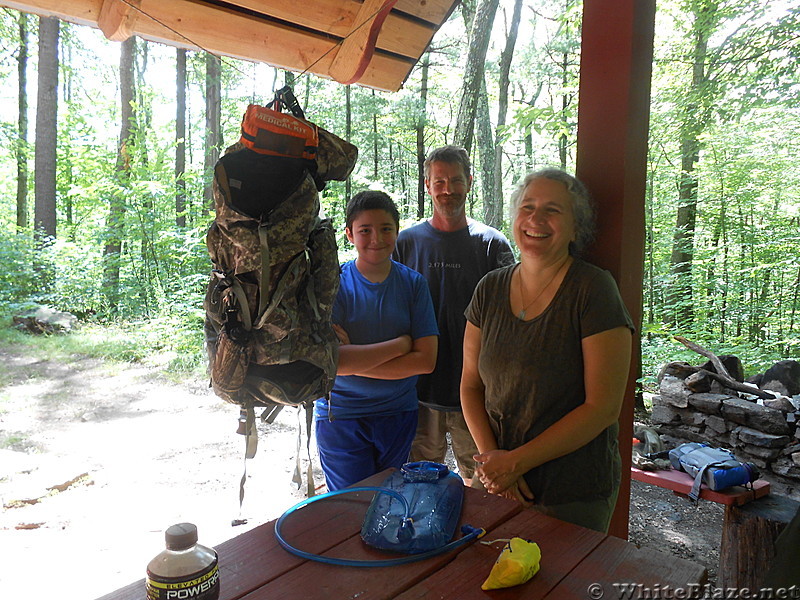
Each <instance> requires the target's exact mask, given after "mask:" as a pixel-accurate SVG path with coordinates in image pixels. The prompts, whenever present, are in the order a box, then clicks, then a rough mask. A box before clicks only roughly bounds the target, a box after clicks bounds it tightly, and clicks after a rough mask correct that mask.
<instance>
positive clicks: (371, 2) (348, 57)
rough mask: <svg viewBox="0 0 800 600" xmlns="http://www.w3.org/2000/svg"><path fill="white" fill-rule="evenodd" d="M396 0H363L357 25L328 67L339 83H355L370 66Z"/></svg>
mask: <svg viewBox="0 0 800 600" xmlns="http://www.w3.org/2000/svg"><path fill="white" fill-rule="evenodd" d="M396 2H397V0H364V3H363V4H362V5H361V10H360V11H359V13H358V17H357V18H356V26H355V29H353V31H351V32H350V33H348V34H347V37H345V38H344V40H342V43H341V44H340V45H339V48H338V50H337V51H336V56H335V57H334V59H333V61H331V66H330V67H329V68H328V73H329V74H330V76H331V77H332V78H333V79H334V80H335V81H338V82H339V83H344V84H350V83H356V82H357V81H358V80H359V79H361V76H362V75H363V74H364V71H366V70H367V66H368V65H369V62H370V60H372V56H373V55H374V54H375V41H376V40H377V38H378V34H379V33H380V30H381V27H382V26H383V23H384V21H385V20H386V16H387V15H388V14H389V11H391V10H392V6H394V5H395V3H396Z"/></svg>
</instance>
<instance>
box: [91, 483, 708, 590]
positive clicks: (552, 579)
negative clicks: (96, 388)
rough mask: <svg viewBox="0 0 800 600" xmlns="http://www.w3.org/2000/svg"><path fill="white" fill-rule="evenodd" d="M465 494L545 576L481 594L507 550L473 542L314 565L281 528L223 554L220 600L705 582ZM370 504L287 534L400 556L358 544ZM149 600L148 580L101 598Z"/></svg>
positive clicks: (338, 499) (492, 529) (305, 521)
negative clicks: (426, 552) (533, 557)
mask: <svg viewBox="0 0 800 600" xmlns="http://www.w3.org/2000/svg"><path fill="white" fill-rule="evenodd" d="M389 473H390V471H386V472H383V473H378V474H377V475H374V476H373V477H370V478H368V479H366V480H364V481H363V482H360V483H359V484H358V485H359V486H362V485H364V486H368V485H379V484H380V483H381V482H382V481H383V480H384V479H385V478H386V477H387V475H388V474H389ZM464 492H465V495H464V505H463V509H462V515H461V524H470V525H474V526H475V527H483V528H484V529H486V531H487V533H486V535H485V536H484V537H483V538H482V540H484V541H491V540H496V539H506V538H510V537H522V538H525V539H528V540H531V541H534V542H536V543H538V544H539V547H540V548H541V552H542V559H541V569H540V571H539V573H537V574H536V575H535V576H534V577H533V579H531V580H530V581H528V582H527V583H525V584H523V585H520V586H516V587H512V588H505V589H502V590H493V591H488V592H484V591H482V590H481V584H482V583H483V581H484V580H485V579H486V577H487V576H488V575H489V571H490V570H491V568H492V565H493V564H494V561H495V560H496V558H497V556H498V555H499V553H500V550H501V549H502V546H503V544H502V543H497V544H493V545H491V546H488V545H485V544H481V543H480V542H473V543H471V544H468V545H466V546H462V547H461V548H459V549H457V550H454V551H453V552H450V553H448V554H443V555H439V556H436V557H433V558H429V559H426V560H423V561H418V562H412V563H407V564H404V565H400V566H393V567H369V568H364V567H342V566H336V565H330V564H324V563H320V562H316V561H309V560H305V559H302V558H299V557H297V556H295V555H293V554H290V553H289V552H287V551H286V550H284V549H283V548H282V547H281V546H280V545H279V544H278V541H277V539H276V538H275V521H270V522H269V523H265V524H263V525H260V526H259V527H256V528H254V529H251V530H250V531H247V532H245V533H242V534H241V535H239V536H237V537H235V538H232V539H230V540H228V541H227V542H223V543H222V544H219V545H218V546H217V547H216V550H217V553H218V554H219V565H220V582H221V591H220V600H239V599H242V600H267V599H273V598H286V599H294V598H303V599H305V598H311V599H313V598H320V599H325V600H329V599H334V600H339V599H345V598H348V599H350V598H357V599H358V600H377V599H391V598H397V599H401V600H412V599H423V598H424V599H425V600H429V599H432V598H458V599H459V600H468V599H470V598H483V599H485V598H502V599H517V598H525V599H526V600H528V599H530V600H537V599H541V598H546V599H548V600H571V599H575V600H586V599H587V598H590V599H592V598H594V599H599V598H601V597H604V598H617V597H624V596H623V595H620V590H631V591H633V590H634V589H636V590H638V591H639V592H642V591H646V590H648V589H649V590H658V589H660V590H664V589H672V590H674V589H677V588H681V589H684V590H687V591H688V590H692V589H699V588H701V587H702V586H703V585H705V583H706V577H707V573H706V570H705V569H704V568H702V567H700V566H699V565H695V564H693V563H690V562H688V561H686V560H683V559H680V558H677V557H674V556H671V555H669V554H663V553H661V552H658V551H656V550H650V549H647V548H637V547H636V546H635V545H634V544H631V543H629V542H627V541H625V540H622V539H619V538H616V537H613V536H608V535H605V534H602V533H598V532H596V531H592V530H589V529H584V528H582V527H578V526H576V525H572V524H570V523H565V522H563V521H559V520H558V519H554V518H551V517H547V516H545V515H542V514H540V513H537V512H536V511H532V510H522V509H521V507H520V506H519V505H518V504H517V503H515V502H512V501H510V500H506V499H504V498H500V497H498V496H493V495H490V494H487V493H486V492H483V491H478V490H474V489H471V488H466V489H465V490H464ZM372 496H373V494H372V493H371V492H357V493H353V494H344V495H340V496H334V497H331V498H328V499H325V500H322V501H319V502H314V503H312V504H310V505H308V506H306V507H303V508H302V509H300V510H298V511H296V512H295V513H293V514H292V515H291V516H290V517H289V518H288V519H287V520H286V521H285V522H284V523H283V526H282V529H281V533H282V535H283V537H284V538H285V539H286V540H288V541H289V542H290V543H291V544H293V545H294V546H296V547H298V548H300V549H302V550H305V551H307V552H314V553H319V554H324V555H326V556H331V557H339V558H350V559H359V560H370V559H372V560H374V559H385V558H393V557H396V555H389V554H387V553H385V552H381V551H379V550H375V549H373V548H370V547H369V546H367V545H366V544H364V543H363V542H362V541H361V538H360V536H359V532H360V529H361V522H362V521H363V519H364V514H365V512H366V509H367V506H368V505H369V502H370V500H371V499H372ZM460 535H461V534H460V533H457V536H460ZM634 586H636V587H635V588H634ZM665 586H669V587H668V588H665ZM639 597H647V596H639ZM651 597H652V596H651ZM686 597H689V596H686ZM144 598H145V588H144V580H143V579H142V580H139V581H136V582H134V583H131V584H130V585H128V586H125V587H123V588H121V589H119V590H117V591H115V592H111V593H110V594H107V595H105V596H103V597H102V599H100V600H144Z"/></svg>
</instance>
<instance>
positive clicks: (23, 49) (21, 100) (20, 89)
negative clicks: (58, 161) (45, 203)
mask: <svg viewBox="0 0 800 600" xmlns="http://www.w3.org/2000/svg"><path fill="white" fill-rule="evenodd" d="M17 72H18V79H17V81H18V86H17V98H18V106H19V115H18V118H17V136H18V137H17V145H16V159H17V227H19V228H20V229H25V228H26V227H27V226H28V92H27V86H28V15H26V14H25V13H19V54H18V55H17Z"/></svg>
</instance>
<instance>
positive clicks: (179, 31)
mask: <svg viewBox="0 0 800 600" xmlns="http://www.w3.org/2000/svg"><path fill="white" fill-rule="evenodd" d="M457 2H458V0H363V1H357V0H303V1H302V2H301V3H300V4H299V5H298V4H295V3H294V2H293V1H290V0H0V5H3V6H7V7H9V8H14V9H17V10H20V11H23V12H30V13H34V14H37V15H41V16H46V17H50V16H54V17H58V18H60V19H62V20H65V21H70V22H73V23H78V24H81V25H89V26H91V27H97V28H99V29H100V30H101V31H102V32H103V33H104V34H105V36H106V37H107V38H108V39H110V40H115V41H122V40H125V39H127V38H128V37H130V36H131V35H137V36H139V37H142V38H144V39H147V40H152V41H157V42H163V43H165V44H170V45H173V46H178V47H183V48H188V49H192V50H205V51H208V52H212V53H214V54H218V55H224V56H230V57H234V58H240V59H245V60H252V61H257V62H263V63H267V64H270V65H273V66H275V67H279V68H282V69H287V70H291V71H299V72H303V71H306V70H308V71H309V72H312V73H314V74H316V75H320V76H322V77H326V78H329V79H333V80H335V81H338V82H340V83H358V84H359V85H363V86H366V87H370V88H374V89H378V90H384V91H397V90H399V89H400V88H401V87H402V85H403V82H404V81H405V80H406V78H407V77H408V75H409V73H410V72H411V69H412V68H413V67H414V65H415V64H416V62H417V61H418V60H419V58H420V57H421V56H422V54H423V53H424V52H425V50H426V49H427V48H428V45H429V44H430V42H431V39H432V38H433V36H434V34H435V33H436V32H437V31H438V29H439V28H440V27H441V25H442V24H443V23H444V22H445V21H446V20H447V18H448V17H449V16H450V13H451V12H452V11H453V8H454V7H455V5H456V3H457Z"/></svg>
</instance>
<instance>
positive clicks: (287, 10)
mask: <svg viewBox="0 0 800 600" xmlns="http://www.w3.org/2000/svg"><path fill="white" fill-rule="evenodd" d="M225 1H226V2H227V3H228V4H233V5H236V6H241V7H242V8H246V9H248V10H252V11H255V12H258V13H261V14H265V15H270V16H272V17H276V18H278V19H284V20H286V21H290V22H292V23H297V24H298V25H303V26H305V27H312V28H314V29H319V30H320V31H323V30H324V28H325V27H332V28H336V27H338V26H342V27H345V28H347V29H352V27H353V23H354V20H355V15H357V14H358V11H359V10H360V8H361V4H362V2H360V1H359V0H306V2H304V3H303V10H302V11H298V10H297V5H295V4H292V3H291V2H286V1H285V0H225ZM457 1H458V0H397V4H396V5H395V6H394V11H393V12H394V13H397V14H399V13H402V14H405V15H409V16H411V17H414V18H415V19H418V20H419V21H423V22H427V23H428V24H429V25H430V26H431V27H434V28H438V27H439V26H440V25H441V24H442V23H443V22H444V21H445V19H447V17H448V15H449V14H450V12H451V11H452V9H453V6H454V5H455V4H456V2H457ZM405 21H406V22H408V21H409V20H408V19H405ZM331 33H333V31H331Z"/></svg>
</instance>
